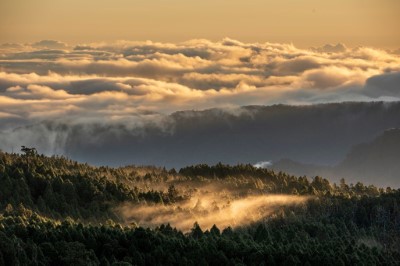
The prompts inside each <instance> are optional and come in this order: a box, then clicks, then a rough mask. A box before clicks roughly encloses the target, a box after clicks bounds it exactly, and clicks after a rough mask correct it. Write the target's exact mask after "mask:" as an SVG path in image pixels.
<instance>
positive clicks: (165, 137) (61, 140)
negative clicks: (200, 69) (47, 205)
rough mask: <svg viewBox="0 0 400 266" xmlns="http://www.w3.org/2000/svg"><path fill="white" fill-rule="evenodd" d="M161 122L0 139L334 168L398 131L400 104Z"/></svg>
mask: <svg viewBox="0 0 400 266" xmlns="http://www.w3.org/2000/svg"><path fill="white" fill-rule="evenodd" d="M153 116H156V115H153ZM150 117H152V115H150ZM156 117H157V119H155V118H154V119H147V120H145V121H141V122H140V123H139V122H138V121H137V120H135V119H136V118H132V121H126V123H124V124H121V123H116V124H98V123H97V124H91V123H85V124H79V123H72V122H66V121H64V122H62V121H61V122H54V121H53V122H43V123H41V124H36V125H32V126H30V127H24V128H18V129H15V130H14V131H13V132H12V133H10V132H5V133H3V134H0V143H1V147H0V148H2V149H3V150H8V151H11V149H12V147H14V150H15V149H16V148H17V147H19V146H20V145H26V146H33V147H36V148H38V151H40V152H43V153H46V154H60V153H61V154H65V155H67V156H68V157H70V158H73V159H75V160H78V161H83V162H88V163H91V164H94V165H109V166H120V165H129V164H144V165H159V166H166V167H183V166H185V165H190V164H197V163H208V164H215V163H218V162H223V163H229V164H236V163H251V164H254V163H256V162H259V161H269V160H272V161H277V160H279V159H282V158H290V159H292V160H295V161H300V162H303V163H309V164H328V165H334V164H337V163H338V162H340V161H341V160H343V159H344V157H345V155H346V153H347V152H348V151H349V150H350V148H351V147H352V146H353V145H355V144H358V143H361V142H367V141H370V140H372V139H373V138H375V137H376V136H378V135H379V134H380V133H381V132H383V131H384V130H386V129H388V128H392V127H400V119H399V117H400V103H399V102H393V103H383V102H360V103H358V102H348V103H334V104H318V105H310V106H288V105H273V106H247V107H242V108H239V109H233V110H232V109H229V110H228V109H210V110H205V111H182V112H177V113H173V114H171V115H169V116H165V117H164V116H162V117H159V116H156Z"/></svg>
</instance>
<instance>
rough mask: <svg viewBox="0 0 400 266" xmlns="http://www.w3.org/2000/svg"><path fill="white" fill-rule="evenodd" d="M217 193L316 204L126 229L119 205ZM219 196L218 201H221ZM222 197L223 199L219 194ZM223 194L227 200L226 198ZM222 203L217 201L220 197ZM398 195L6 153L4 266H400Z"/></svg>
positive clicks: (236, 173)
mask: <svg viewBox="0 0 400 266" xmlns="http://www.w3.org/2000/svg"><path fill="white" fill-rule="evenodd" d="M210 185H212V186H216V187H223V188H226V189H229V191H231V192H232V193H231V195H230V197H232V198H244V197H246V196H249V195H264V194H271V193H275V194H296V195H310V196H312V197H311V198H312V199H311V200H309V201H308V202H307V204H305V205H295V206H287V207H285V208H280V209H278V210H277V211H276V213H275V214H274V215H272V216H268V217H266V218H265V219H263V220H260V221H258V222H256V223H254V224H250V225H245V226H241V227H239V228H234V229H232V228H230V227H228V228H220V229H219V228H218V227H217V226H214V227H212V228H211V229H210V230H202V229H201V227H200V226H199V225H198V224H195V225H194V226H193V228H192V230H191V231H190V232H181V231H179V230H178V229H176V228H173V227H171V226H170V225H169V224H167V221H166V222H165V224H166V225H158V226H156V227H155V228H153V229H148V228H147V229H146V228H142V227H140V224H139V225H137V224H128V223H124V219H123V217H121V216H120V214H119V213H118V211H117V210H116V209H115V206H118V205H119V204H122V203H127V202H128V203H130V204H132V205H135V204H137V205H143V204H147V205H160V204H161V205H163V204H164V205H174V204H178V203H180V202H185V201H187V200H189V199H190V198H191V197H192V195H194V193H195V192H196V191H198V190H207V189H208V188H209V187H210ZM214 193H218V192H214ZM221 193H222V192H221ZM224 193H225V192H224ZM217 195H218V194H217ZM399 203H400V190H398V189H397V190H396V189H391V188H386V189H381V188H377V187H375V186H371V185H369V186H366V185H363V184H362V183H357V184H350V185H349V184H346V182H345V181H344V180H342V181H341V182H340V184H331V183H329V181H328V180H326V179H324V178H321V177H314V178H312V179H309V178H307V177H295V176H291V175H287V174H285V173H281V172H279V173H275V172H273V171H270V170H267V169H258V168H254V167H253V166H251V165H236V166H228V165H223V164H217V165H215V166H208V165H195V166H189V167H185V168H182V169H180V170H179V171H178V172H177V171H175V169H171V170H169V171H167V170H166V169H163V168H155V167H135V166H129V167H121V168H109V167H93V166H89V165H87V164H80V163H77V162H74V161H71V160H69V159H67V158H63V157H46V156H43V155H38V154H37V153H36V152H35V151H32V150H26V152H25V153H24V154H23V155H17V154H7V153H0V207H1V213H2V214H0V265H73V264H74V265H99V264H100V265H207V264H209V265H217V264H218V265H243V264H246V265H398V264H399V263H400V259H399V258H400V253H399V250H400V206H399Z"/></svg>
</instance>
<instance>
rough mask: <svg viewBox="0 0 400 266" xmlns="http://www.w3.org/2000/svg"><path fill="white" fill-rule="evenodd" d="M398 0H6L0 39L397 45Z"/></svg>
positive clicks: (0, 17)
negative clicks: (203, 40) (202, 39)
mask: <svg viewBox="0 0 400 266" xmlns="http://www.w3.org/2000/svg"><path fill="white" fill-rule="evenodd" d="M399 14H400V1H398V0H335V1H331V0H330V1H321V0H303V1H301V0H279V1H277V0H246V1H243V0H201V1H193V0H112V1H111V0H1V1H0V42H32V41H39V40H42V39H57V40H61V41H64V42H69V43H81V42H91V41H111V40H116V39H125V40H153V41H154V40H155V41H172V42H176V41H183V40H188V39H193V38H207V39H211V40H220V39H222V38H224V37H230V38H233V39H238V40H241V41H245V42H254V41H258V42H264V41H269V42H284V43H290V42H293V43H294V44H295V45H296V46H298V47H309V46H318V45H322V44H325V43H337V42H342V43H345V44H346V45H348V46H351V47H352V46H358V45H367V46H375V47H379V48H390V49H394V48H399V46H400V45H399V43H400V31H399V30H398V26H399V25H400V19H399Z"/></svg>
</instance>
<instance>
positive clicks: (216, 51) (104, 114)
mask: <svg viewBox="0 0 400 266" xmlns="http://www.w3.org/2000/svg"><path fill="white" fill-rule="evenodd" d="M399 66H400V57H399V56H398V55H396V54H390V53H387V52H386V51H382V50H378V49H373V48H368V47H359V48H354V49H350V48H347V47H345V46H344V45H341V44H338V45H336V46H332V45H330V46H329V45H328V46H324V47H322V48H314V49H310V50H306V49H298V48H296V47H294V46H293V45H289V44H278V43H242V42H239V41H236V40H231V39H224V40H222V41H220V42H211V41H208V40H191V41H187V42H183V43H157V42H151V41H147V42H129V41H119V42H116V43H111V44H106V43H92V44H82V45H79V46H76V47H70V46H68V45H67V44H64V43H60V42H57V41H41V42H38V43H35V44H32V45H26V44H25V45H18V44H6V45H1V46H0V113H1V114H2V115H1V116H0V122H1V121H2V120H4V119H8V120H7V121H9V120H10V119H12V117H18V118H19V119H18V120H16V121H18V123H34V122H37V121H41V120H48V119H50V120H52V119H61V120H68V121H94V120H99V121H103V122H104V121H113V122H115V121H118V120H120V121H124V120H126V119H129V118H131V117H135V116H137V115H142V114H144V113H147V114H154V113H159V114H167V113H171V112H174V111H177V110H183V109H204V108H212V107H235V106H242V105H252V104H274V103H297V104H299V103H300V104H301V103H306V104H307V103H315V102H334V101H342V100H363V101H364V100H374V99H388V97H390V99H391V100H396V99H398V98H399V97H400V93H399V92H398V76H399V74H398V73H397V72H398V71H400V67H399ZM365 84H366V85H365ZM21 117H22V118H24V119H20V118H21ZM13 125H14V124H13Z"/></svg>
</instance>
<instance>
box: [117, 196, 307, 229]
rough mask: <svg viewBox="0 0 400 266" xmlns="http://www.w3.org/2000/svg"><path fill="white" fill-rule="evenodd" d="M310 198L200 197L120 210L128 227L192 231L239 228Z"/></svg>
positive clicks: (124, 206)
mask: <svg viewBox="0 0 400 266" xmlns="http://www.w3.org/2000/svg"><path fill="white" fill-rule="evenodd" d="M308 199H309V197H304V196H291V195H262V196H248V197H245V198H239V199H232V198H230V197H229V196H226V197H220V196H217V195H207V194H205V195H197V196H195V197H192V198H191V199H190V200H188V201H186V202H183V203H176V204H173V205H163V204H157V205H148V204H143V205H139V206H138V205H133V204H125V205H123V206H121V207H119V208H118V209H117V211H118V212H119V213H121V214H122V216H123V217H124V219H125V220H126V222H127V223H137V224H138V225H140V226H144V227H156V226H159V225H161V224H166V223H169V224H171V226H172V227H176V228H178V229H179V230H182V231H189V230H190V229H191V228H192V227H193V224H194V223H195V222H197V223H198V224H199V225H200V227H201V228H202V229H211V227H212V226H213V225H214V224H215V225H216V226H217V227H219V228H226V227H228V226H231V227H240V226H245V225H249V224H251V223H255V222H259V221H261V220H262V219H264V218H266V217H271V216H273V215H274V214H275V213H276V211H277V210H279V209H280V208H282V207H285V206H290V205H298V204H303V203H305V202H306V201H307V200H308Z"/></svg>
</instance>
